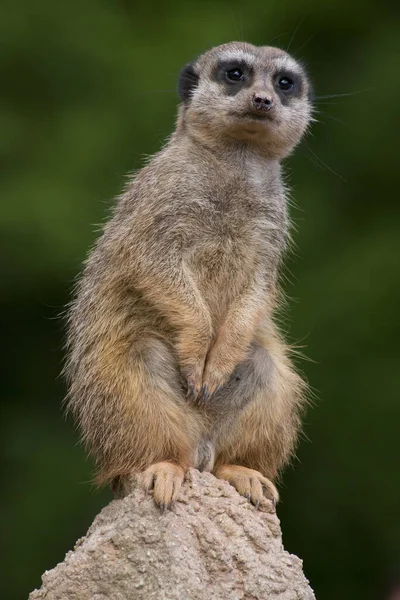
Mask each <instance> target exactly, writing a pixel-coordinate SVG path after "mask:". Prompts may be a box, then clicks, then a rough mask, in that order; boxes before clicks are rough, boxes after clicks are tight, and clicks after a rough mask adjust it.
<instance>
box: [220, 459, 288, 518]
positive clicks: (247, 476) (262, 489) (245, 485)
mask: <svg viewBox="0 0 400 600" xmlns="http://www.w3.org/2000/svg"><path fill="white" fill-rule="evenodd" d="M214 475H215V476H216V477H218V479H224V480H225V481H228V482H229V483H230V484H231V485H232V486H233V487H234V488H235V489H236V490H237V492H239V494H240V495H241V496H245V497H246V498H247V499H248V500H249V502H251V503H252V504H254V505H255V506H256V507H257V508H258V507H259V505H260V502H261V499H262V498H263V497H264V496H265V497H267V498H268V499H269V500H272V502H273V504H274V506H275V505H276V503H277V502H278V500H279V493H278V490H277V489H276V487H275V485H274V484H273V483H272V481H271V480H270V479H267V477H264V475H262V474H261V473H260V472H259V471H255V470H254V469H248V468H247V467H242V466H240V465H220V466H218V467H216V468H215V469H214Z"/></svg>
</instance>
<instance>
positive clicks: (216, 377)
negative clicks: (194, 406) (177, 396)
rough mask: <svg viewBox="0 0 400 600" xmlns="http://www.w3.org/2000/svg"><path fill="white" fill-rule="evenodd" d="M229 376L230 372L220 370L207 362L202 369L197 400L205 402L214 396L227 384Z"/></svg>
mask: <svg viewBox="0 0 400 600" xmlns="http://www.w3.org/2000/svg"><path fill="white" fill-rule="evenodd" d="M230 375H231V373H230V371H229V372H228V371H226V370H225V369H223V370H222V369H221V370H220V369H218V368H217V367H216V365H215V364H213V362H212V361H210V362H208V363H207V364H206V367H205V369H204V374H203V382H202V388H201V392H200V395H199V399H201V400H203V401H204V402H207V400H209V399H210V398H211V396H212V395H213V394H216V393H217V392H218V391H219V390H220V389H221V388H222V387H223V386H224V385H225V384H226V383H227V382H228V380H229V377H230Z"/></svg>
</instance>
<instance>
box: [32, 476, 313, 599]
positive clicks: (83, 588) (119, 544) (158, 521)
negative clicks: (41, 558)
mask: <svg viewBox="0 0 400 600" xmlns="http://www.w3.org/2000/svg"><path fill="white" fill-rule="evenodd" d="M42 581H43V585H42V587H41V588H40V590H35V591H34V592H32V593H31V594H30V596H29V600H108V599H110V600H142V599H145V598H146V599H150V598H156V599H157V600H170V599H171V600H172V599H174V600H178V599H179V600H192V599H193V600H214V599H215V600H220V599H221V600H242V599H243V600H255V599H264V598H270V599H273V600H315V596H314V594H313V592H312V590H311V588H310V587H309V585H308V581H307V579H306V578H305V576H304V574H303V570H302V561H301V560H300V559H299V558H297V557H296V556H293V555H292V554H289V553H288V552H286V551H285V550H284V548H283V545H282V537H281V530H280V524H279V520H278V518H277V516H276V513H275V509H274V507H273V505H272V503H271V502H270V501H269V500H267V499H265V500H263V501H262V503H261V505H260V509H259V510H257V509H256V508H255V507H254V506H252V505H251V504H250V503H249V502H248V501H247V500H246V498H243V497H241V496H239V495H238V493H237V492H236V490H235V489H234V488H233V487H232V486H231V485H229V483H227V482H226V481H221V480H218V479H216V478H215V477H214V476H213V475H211V474H210V473H199V472H198V471H196V470H194V469H191V470H190V471H189V473H188V475H187V478H186V481H185V483H184V486H183V488H182V491H181V494H180V497H179V500H178V501H177V502H176V504H175V506H174V507H173V508H172V510H168V511H165V512H163V513H162V512H161V511H160V510H159V509H158V508H157V507H156V506H155V505H154V502H153V500H152V498H151V496H148V497H145V496H144V494H143V492H142V491H141V490H139V489H136V490H133V492H132V493H131V494H130V495H129V496H127V497H125V498H123V499H121V500H114V501H113V502H111V503H110V504H109V505H108V506H106V507H105V508H104V509H103V510H102V511H101V513H100V514H99V515H98V516H97V517H96V518H95V520H94V522H93V524H92V525H91V527H90V529H89V531H88V532H87V534H86V536H85V537H83V538H81V539H80V540H78V542H77V543H76V546H75V548H74V550H73V551H71V552H68V554H67V555H66V557H65V561H64V562H62V563H60V564H59V565H57V566H56V567H55V568H54V569H52V570H51V571H46V572H45V573H44V575H43V577H42Z"/></svg>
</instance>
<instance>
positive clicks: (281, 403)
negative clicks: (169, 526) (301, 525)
mask: <svg viewBox="0 0 400 600" xmlns="http://www.w3.org/2000/svg"><path fill="white" fill-rule="evenodd" d="M179 94H180V97H181V101H182V103H181V105H180V107H179V114H178V119H177V125H176V130H175V131H174V133H173V134H172V135H171V137H170V138H169V140H168V142H167V143H166V145H165V146H164V148H163V149H162V150H161V151H160V152H159V153H158V154H156V155H155V156H153V157H152V158H151V159H150V160H149V162H148V164H147V166H145V167H144V168H143V169H142V170H140V171H139V172H138V173H136V174H135V176H134V177H133V178H132V180H131V181H130V182H129V184H128V186H127V188H126V190H125V192H124V193H123V195H122V196H121V198H120V199H119V201H118V203H117V204H116V206H115V208H114V210H113V214H112V218H111V220H110V221H109V222H108V223H107V224H106V226H105V227H104V231H103V233H102V235H101V237H100V239H99V240H98V241H97V243H96V244H95V247H94V249H93V250H92V252H91V253H90V255H89V257H88V259H87V262H86V266H85V269H84V272H83V275H82V277H81V279H80V281H79V283H78V286H77V293H76V297H75V300H74V301H73V303H72V306H71V309H70V313H69V331H68V360H67V365H66V374H67V378H68V383H69V394H68V409H69V410H70V411H72V413H73V415H74V417H75V418H76V420H77V422H78V424H79V426H80V429H81V431H82V437H83V441H84V442H85V444H86V446H87V448H88V450H89V452H90V453H91V454H92V455H93V456H94V457H95V459H96V462H97V466H98V473H97V481H98V483H100V484H105V483H109V482H113V483H114V485H120V484H121V485H124V482H127V481H129V480H130V478H131V477H132V476H135V477H136V476H138V479H139V481H140V482H141V485H142V486H143V487H144V488H145V489H146V490H149V489H153V495H154V500H155V502H156V503H157V504H158V505H160V506H162V507H165V506H168V505H170V504H171V503H172V502H173V501H174V500H176V499H177V497H178V494H179V490H180V488H181V484H182V482H183V479H184V475H185V471H186V470H187V469H188V468H189V467H196V468H199V469H202V470H208V471H211V472H212V473H214V474H215V476H216V477H219V478H222V479H225V480H227V481H229V482H230V483H231V484H232V485H233V486H235V488H236V489H237V491H238V492H239V493H240V494H243V495H244V496H247V497H248V498H249V500H251V502H253V503H254V504H255V505H257V506H258V504H259V502H260V499H261V497H262V496H263V493H265V494H266V495H267V496H269V497H270V498H272V499H273V500H275V501H276V500H277V499H278V492H277V490H276V487H275V485H274V483H273V480H274V479H275V478H276V477H277V475H278V473H279V471H280V469H281V468H282V466H283V465H285V463H286V462H287V461H288V459H289V458H290V457H291V455H292V454H293V450H294V448H295V444H296V438H297V434H298V430H299V426H300V418H299V416H300V412H301V409H302V407H303V405H304V402H305V401H304V390H305V385H304V383H303V381H302V379H301V378H300V376H299V375H298V374H297V373H296V372H295V370H294V369H293V367H292V365H291V361H290V358H289V351H288V347H287V346H286V345H285V343H284V342H283V340H282V338H281V336H280V334H279V331H278V329H277V327H276V325H275V323H274V311H275V307H276V304H277V286H278V283H277V279H278V271H279V267H280V264H281V258H282V253H283V251H284V249H285V245H286V242H287V237H288V214H287V199H286V192H285V186H284V183H283V182H282V174H281V165H280V162H281V160H282V159H283V158H284V157H286V156H287V155H288V154H289V153H290V152H291V151H292V150H293V148H294V147H295V146H296V144H298V142H299V141H300V139H301V137H302V135H303V134H304V132H305V130H306V129H307V126H308V124H309V122H310V119H311V102H310V84H309V81H308V79H307V76H306V74H305V72H304V70H303V68H302V67H301V65H300V64H299V63H298V62H297V61H296V60H294V59H293V58H292V57H290V56H289V55H288V54H287V53H286V52H283V51H282V50H279V49H277V48H272V47H256V46H253V45H251V44H247V43H239V42H234V43H231V44H224V45H222V46H219V47H216V48H213V49H211V50H210V51H208V52H206V53H205V54H203V55H202V56H200V57H199V58H198V59H197V60H196V61H194V62H193V63H191V64H189V65H187V66H186V67H185V68H184V69H183V71H182V73H181V76H180V80H179Z"/></svg>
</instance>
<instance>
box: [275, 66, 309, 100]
mask: <svg viewBox="0 0 400 600" xmlns="http://www.w3.org/2000/svg"><path fill="white" fill-rule="evenodd" d="M274 87H275V89H276V91H277V92H278V95H279V97H280V99H281V102H282V104H288V103H289V102H290V100H291V98H293V97H294V98H297V97H299V96H300V95H301V93H302V91H303V79H302V76H301V75H300V74H299V73H293V72H290V71H280V72H278V73H276V74H275V76H274Z"/></svg>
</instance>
